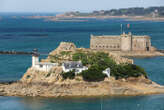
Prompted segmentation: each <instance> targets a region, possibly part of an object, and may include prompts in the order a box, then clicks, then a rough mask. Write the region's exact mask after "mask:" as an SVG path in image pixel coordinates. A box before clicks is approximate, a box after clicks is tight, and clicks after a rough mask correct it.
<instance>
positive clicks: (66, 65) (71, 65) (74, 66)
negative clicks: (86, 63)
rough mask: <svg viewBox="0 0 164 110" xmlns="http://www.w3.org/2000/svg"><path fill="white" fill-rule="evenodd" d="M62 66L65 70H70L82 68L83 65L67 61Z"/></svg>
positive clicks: (78, 62)
mask: <svg viewBox="0 0 164 110" xmlns="http://www.w3.org/2000/svg"><path fill="white" fill-rule="evenodd" d="M63 66H64V67H65V68H66V69H71V68H74V69H76V68H83V65H82V63H81V62H80V61H68V62H64V63H63Z"/></svg>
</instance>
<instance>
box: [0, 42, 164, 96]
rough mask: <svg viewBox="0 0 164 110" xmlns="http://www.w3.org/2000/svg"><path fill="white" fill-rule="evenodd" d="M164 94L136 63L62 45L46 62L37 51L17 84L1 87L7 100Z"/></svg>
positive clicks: (0, 85) (95, 51) (96, 51)
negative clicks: (10, 97) (8, 97)
mask: <svg viewBox="0 0 164 110" xmlns="http://www.w3.org/2000/svg"><path fill="white" fill-rule="evenodd" d="M160 93H164V86H161V85H158V84H156V83H155V82H153V81H151V80H150V79H148V76H147V74H146V72H145V71H144V69H143V68H141V67H139V66H137V65H134V64H133V60H132V59H128V58H124V57H121V56H119V55H116V54H113V53H112V52H109V51H104V50H102V51H100V50H92V49H86V48H77V47H76V46H75V45H74V44H73V43H68V42H61V43H60V45H59V47H58V48H57V49H55V50H54V51H52V52H50V53H49V55H48V57H47V58H46V59H42V60H41V61H39V54H38V53H37V52H36V51H35V52H34V53H33V56H32V66H31V67H30V68H29V69H28V70H27V72H26V73H25V74H24V76H23V77H22V78H21V79H20V80H19V81H17V82H14V83H11V84H0V95H3V96H41V97H90V96H118V95H147V94H160Z"/></svg>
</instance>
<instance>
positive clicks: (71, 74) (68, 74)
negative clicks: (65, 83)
mask: <svg viewBox="0 0 164 110" xmlns="http://www.w3.org/2000/svg"><path fill="white" fill-rule="evenodd" d="M62 77H63V79H74V78H75V70H73V71H69V72H66V73H62Z"/></svg>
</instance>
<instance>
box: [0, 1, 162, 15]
mask: <svg viewBox="0 0 164 110" xmlns="http://www.w3.org/2000/svg"><path fill="white" fill-rule="evenodd" d="M162 5H163V6H164V0H0V12H66V11H93V10H109V9H112V8H117V9H118V8H126V7H149V6H162Z"/></svg>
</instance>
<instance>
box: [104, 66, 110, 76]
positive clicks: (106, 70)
mask: <svg viewBox="0 0 164 110" xmlns="http://www.w3.org/2000/svg"><path fill="white" fill-rule="evenodd" d="M102 73H103V74H106V75H107V76H108V78H109V77H110V68H107V69H105V70H104V71H103V72H102Z"/></svg>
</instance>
